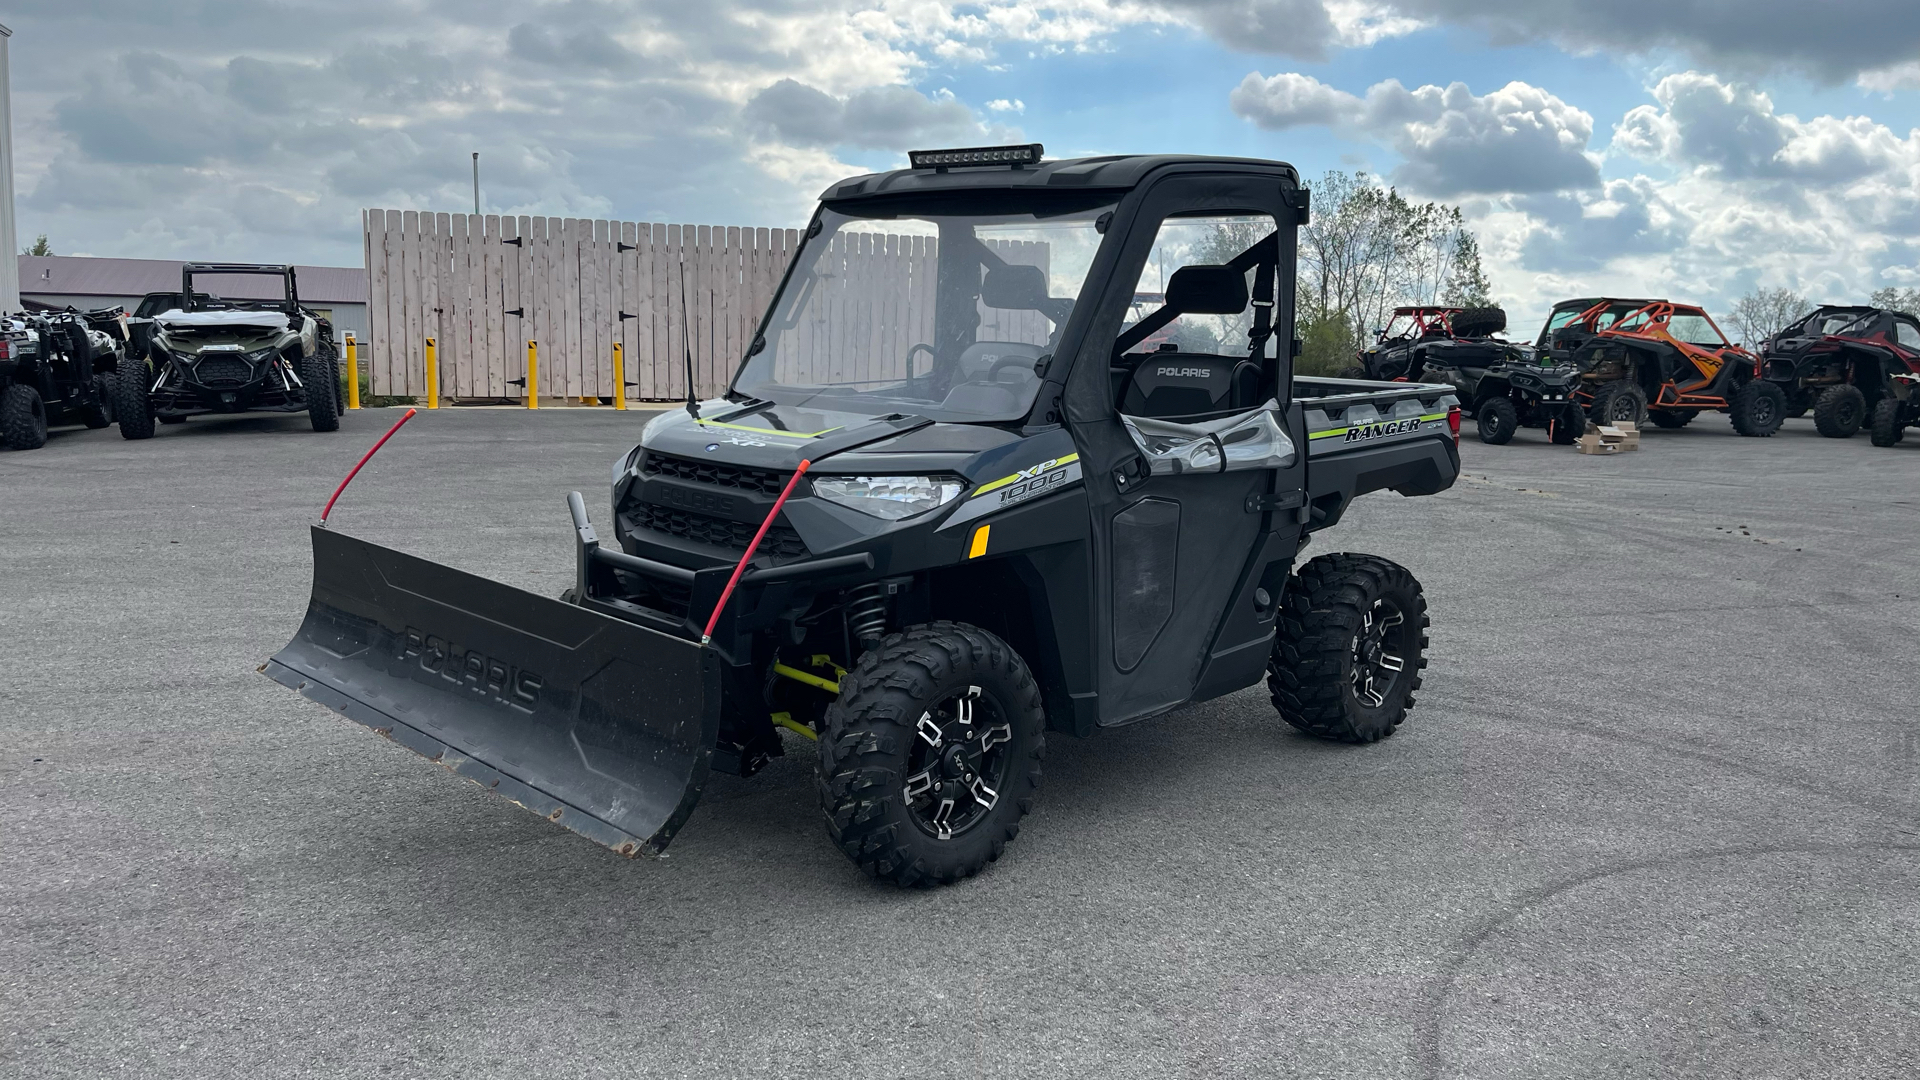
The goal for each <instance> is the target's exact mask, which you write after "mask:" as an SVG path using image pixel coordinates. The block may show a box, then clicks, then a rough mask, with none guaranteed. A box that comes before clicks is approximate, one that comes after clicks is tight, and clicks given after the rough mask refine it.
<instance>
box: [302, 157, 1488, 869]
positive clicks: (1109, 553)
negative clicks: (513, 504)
mask: <svg viewBox="0 0 1920 1080" xmlns="http://www.w3.org/2000/svg"><path fill="white" fill-rule="evenodd" d="M1307 210H1308V193H1307V191H1305V190H1304V189H1302V188H1301V187H1300V186H1299V179H1298V174H1297V173H1296V172H1295V171H1294V169H1293V168H1292V167H1291V166H1288V165H1285V164H1281V163H1278V162H1272V161H1258V160H1241V159H1224V158H1195V157H1102V158H1088V159H1081V160H1069V161H1045V162H1043V161H1042V160H1041V158H1040V148H1039V147H1038V146H1037V145H1034V146H1020V147H1012V148H990V149H977V150H964V151H940V152H915V153H914V154H913V155H912V167H911V168H907V169H902V170H898V171H895V172H890V173H883V174H876V175H869V176H860V177H855V178H852V179H849V180H846V181H843V182H841V183H838V184H835V185H834V186H833V187H832V188H830V189H829V190H828V191H827V192H826V193H825V195H824V196H823V199H822V203H821V206H820V208H819V209H818V211H817V212H816V213H815V215H814V217H813V220H812V222H811V223H810V225H809V226H808V228H807V229H806V232H805V241H804V244H803V246H802V247H801V249H800V250H799V251H798V252H797V253H796V255H795V257H794V259H793V261H792V263H791V266H790V267H789V269H788V271H787V273H786V277H785V279H784V280H783V282H782V283H781V285H780V288H779V290H778V292H777V293H776V294H775V296H774V298H773V301H772V303H771V305H770V306H769V309H768V310H767V312H766V313H765V315H764V316H763V317H762V320H761V322H760V325H759V329H758V333H757V334H756V336H755V337H754V338H753V339H752V342H751V344H750V345H749V346H748V347H747V349H746V350H745V353H746V355H745V357H744V358H743V361H742V363H741V364H740V366H739V368H738V369H737V370H736V372H735V374H734V377H733V380H732V383H731V385H730V386H729V387H728V389H727V391H726V393H725V394H724V396H722V397H719V398H715V399H712V400H708V401H698V402H696V401H691V400H690V401H689V402H688V403H687V406H686V407H685V408H684V409H676V410H674V411H672V412H669V413H665V414H662V415H660V416H658V417H656V418H655V419H654V420H653V421H651V422H650V423H649V424H648V425H647V427H646V429H645V431H644V433H643V434H642V436H641V440H640V444H639V445H638V446H636V447H634V448H633V449H632V450H631V451H630V452H628V453H625V454H622V455H620V457H619V458H618V459H617V460H615V461H614V462H613V468H612V515H613V516H612V537H611V538H612V539H613V540H614V541H615V542H616V543H613V544H608V543H604V542H603V541H602V540H601V538H600V533H599V532H598V531H597V530H596V529H595V527H594V526H593V524H592V523H590V522H589V520H588V515H587V511H586V506H585V502H584V500H582V499H581V497H580V496H579V494H578V493H575V494H573V495H571V496H570V497H569V500H568V504H569V508H570V511H571V514H572V519H573V520H572V524H573V528H574V535H575V541H576V553H577V568H576V569H577V572H576V581H575V584H574V586H573V588H572V589H570V590H568V592H567V593H566V594H564V595H563V596H562V597H561V598H560V599H549V598H546V597H541V596H536V595H533V594H531V593H526V592H522V591H520V590H517V589H513V588H509V587H507V586H505V585H501V584H499V583H497V582H494V581H491V580H488V579H486V578H482V577H478V576H475V575H473V574H468V573H464V572H462V571H459V570H454V569H451V568H448V567H444V566H440V565H436V564H433V563H429V562H426V561H423V560H421V559H418V558H414V557H412V556H409V555H405V554H402V553H400V552H397V551H392V550H389V549H386V548H382V547H378V546H375V545H373V544H369V543H367V542H365V541H362V540H356V539H353V538H351V537H348V536H345V535H342V534H341V533H339V532H335V531H330V530H328V529H326V528H325V527H323V526H316V527H315V528H314V529H313V530H312V539H313V544H314V585H313V598H312V603H311V605H310V607H309V610H308V614H307V618H306V621H305V622H304V624H303V625H302V626H301V628H300V630H299V633H298V635H297V636H296V637H295V638H294V639H293V641H292V642H290V643H289V644H288V645H287V647H286V648H285V649H284V650H282V651H281V652H280V653H279V654H278V655H276V656H275V657H274V658H273V659H272V660H271V661H269V662H268V664H267V665H266V666H265V669H264V670H265V671H266V673H267V674H268V675H269V676H271V677H272V678H274V679H276V680H278V681H279V682H281V683H283V684H285V685H287V686H289V687H291V688H294V689H297V690H299V691H300V692H302V693H304V694H306V695H307V696H308V697H310V698H312V699H313V700H315V701H318V702H320V703H322V704H325V705H328V706H330V707H332V708H334V709H336V710H338V711H340V712H342V713H344V714H345V715H346V716H348V717H349V718H350V719H353V720H356V721H358V722H360V723H362V724H365V725H367V726H369V727H372V728H374V729H375V730H376V731H378V732H379V733H380V734H382V735H385V736H387V737H388V738H391V739H393V740H396V741H398V742H400V743H402V744H403V745H405V746H407V747H409V748H411V749H413V750H415V751H417V752H418V753H420V754H422V755H424V756H427V757H429V758H431V759H432V760H434V761H436V762H438V763H440V764H441V765H443V766H445V767H447V768H449V769H451V770H453V771H454V772H456V773H459V774H460V775H463V776H466V777H468V778H470V779H472V780H475V781H476V782H478V783H480V784H482V785H484V786H487V787H489V788H490V789H492V790H494V791H496V792H498V793H500V794H502V795H504V796H506V797H507V798H509V799H511V800H513V801H514V802H517V803H519V804H520V805H521V806H523V807H525V808H527V809H529V810H532V811H534V812H535V813H538V814H541V815H543V816H545V817H547V818H549V819H550V820H552V821H554V822H556V823H558V824H559V825H561V826H563V827H566V828H569V829H572V830H574V831H575V832H577V833H579V834H581V835H583V836H586V837H589V838H591V839H593V840H596V841H598V842H600V843H602V844H605V845H607V846H608V847H611V848H613V849H614V850H615V851H618V852H620V853H622V854H627V855H635V854H643V853H657V852H659V851H661V850H662V849H663V848H665V847H666V846H667V843H668V842H669V840H671V839H672V837H673V835H674V833H675V831H676V830H678V829H679V828H680V827H681V825H682V824H683V823H684V822H685V821H686V820H687V817H688V815H689V814H690V813H691V812H692V810H693V807H694V804H695V802H696V801H697V800H698V799H699V797H700V792H701V789H702V786H703V784H704V782H705V780H706V777H707V775H708V773H709V771H710V770H716V769H717V770H722V771H726V772H731V773H738V774H740V775H749V774H751V773H753V772H754V771H755V770H756V769H758V768H760V767H761V766H762V765H764V764H765V763H766V762H767V761H768V760H769V759H770V758H772V757H774V756H777V755H780V754H781V753H782V752H783V745H782V732H783V731H785V732H789V733H792V734H793V735H795V736H797V737H799V738H802V739H805V740H808V741H810V742H812V743H813V746H814V749H815V750H816V752H817V754H818V769H819V792H820V797H821V801H822V804H823V807H824V810H825V817H826V826H827V831H828V833H829V835H830V836H831V837H832V839H833V841H834V843H836V844H837V845H838V846H839V848H840V849H841V850H842V851H843V852H844V853H845V854H846V855H847V856H848V857H849V858H850V859H851V860H852V861H853V862H854V863H855V864H857V865H858V866H859V867H860V868H861V869H862V870H864V871H865V872H866V873H868V874H870V875H872V876H874V877H876V878H880V879H883V880H887V881H892V882H896V883H900V884H928V883H936V882H951V881H954V880H957V879H959V878H961V877H964V876H967V875H971V874H973V873H975V872H977V871H978V870H979V869H980V868H981V867H982V866H984V865H985V864H986V863H987V862H989V861H991V860H993V859H995V858H998V857H999V855H1000V853H1001V850H1002V848H1003V847H1004V846H1005V845H1006V843H1007V842H1008V841H1010V840H1012V839H1013V838H1014V836H1015V834H1016V833H1017V831H1018V829H1019V826H1020V822H1021V819H1022V817H1023V816H1024V815H1025V814H1026V813H1027V811H1028V809H1029V808H1030V807H1031V806H1032V804H1033V800H1034V797H1035V794H1036V792H1037V790H1038V787H1039V782H1040V765H1041V760H1042V758H1043V757H1044V754H1045V749H1046V739H1047V737H1048V736H1049V735H1050V734H1055V733H1061V734H1068V735H1074V736H1088V735H1092V734H1093V733H1095V732H1096V731H1098V730H1099V729H1101V728H1103V727H1112V726H1114V725H1118V724H1126V723H1131V722H1134V721H1137V720H1143V719H1146V718H1148V717H1152V716H1159V715H1161V714H1164V713H1167V712H1170V711H1172V710H1174V709H1178V708H1180V707H1181V706H1183V705H1187V704H1191V703H1193V702H1198V701H1205V700H1208V699H1210V698H1216V697H1219V696H1221V695H1224V694H1230V693H1233V692H1235V691H1239V690H1242V689H1244V688H1247V687H1249V686H1253V685H1255V684H1256V683H1259V682H1260V681H1261V680H1262V679H1265V681H1266V685H1267V687H1268V690H1269V692H1270V694H1271V698H1272V701H1273V704H1274V707H1275V708H1276V709H1277V710H1278V712H1279V715H1280V718H1281V719H1283V720H1285V721H1286V722H1287V723H1289V724H1292V725H1293V726H1295V727H1297V728H1299V729H1301V730H1303V731H1306V732H1309V733H1311V734H1314V735H1317V736H1321V737H1325V738H1329V739H1337V740H1342V741H1347V742H1354V743H1369V742H1373V741H1375V740H1378V739H1380V738H1382V737H1384V736H1387V735H1390V734H1392V732H1393V731H1394V729H1395V728H1396V727H1397V726H1398V725H1399V724H1400V723H1401V721H1402V720H1403V719H1405V717H1406V715H1407V712H1408V710H1409V709H1410V708H1411V707H1412V706H1413V701H1414V698H1413V695H1414V691H1415V690H1417V689H1418V688H1419V686H1420V678H1421V676H1420V672H1421V669H1422V668H1423V667H1424V666H1425V663H1426V660H1425V657H1424V650H1425V646H1426V641H1427V635H1426V627H1427V613H1426V603H1425V600H1424V599H1423V598H1422V594H1421V589H1420V586H1419V584H1418V583H1417V582H1416V581H1415V580H1414V578H1413V576H1412V575H1411V574H1410V573H1409V572H1408V571H1407V570H1405V569H1403V568H1402V567H1400V566H1397V565H1395V564H1393V563H1391V562H1388V561H1387V560H1385V559H1381V558H1378V557H1375V556H1371V555H1361V554H1326V555H1322V556H1320V557H1318V558H1315V559H1312V560H1311V561H1308V562H1306V563H1305V564H1304V565H1301V566H1299V567H1298V568H1297V569H1296V568H1295V562H1296V559H1297V556H1298V553H1299V551H1300V549H1301V548H1302V546H1303V545H1304V544H1305V543H1306V542H1307V540H1308V537H1309V535H1310V534H1311V533H1313V532H1314V531H1316V530H1320V529H1324V528H1326V527H1328V526H1331V525H1333V524H1334V523H1335V522H1337V521H1339V520H1340V517H1341V514H1342V513H1343V512H1344V510H1345V509H1346V507H1347V505H1348V504H1349V503H1350V502H1351V501H1352V499H1353V498H1354V497H1355V496H1357V495H1360V494H1363V493H1366V492H1370V491H1379V490H1393V491H1398V492H1400V493H1401V494H1403V495H1426V494H1431V493H1434V492H1438V491H1441V490H1443V489H1445V488H1447V487H1448V486H1450V485H1451V484H1452V483H1453V481H1454V479H1455V477H1456V476H1457V474H1458V471H1459V450H1458V438H1459V420H1460V413H1459V408H1458V405H1457V403H1456V401H1457V399H1456V397H1455V395H1454V392H1453V390H1452V388H1451V387H1448V386H1439V385H1423V384H1417V383H1377V382H1354V381H1348V380H1338V379H1296V378H1293V377H1292V373H1291V366H1292V356H1293V354H1294V353H1295V352H1296V351H1297V348H1298V346H1297V345H1296V344H1294V343H1293V339H1292V330H1293V321H1294V316H1293V311H1292V299H1293V295H1294V283H1293V274H1294V252H1295V246H1294V245H1295V238H1296V230H1297V227H1298V225H1299V223H1300V222H1302V221H1304V220H1305V219H1306V215H1307ZM1202 252H1205V253H1207V254H1206V255H1205V256H1201V255H1200V254H1199V253H1202ZM880 256H884V259H882V258H880ZM1163 257H1164V259H1165V262H1166V266H1167V267H1168V268H1169V269H1170V271H1171V272H1170V274H1169V275H1168V276H1167V277H1166V279H1165V281H1164V283H1156V282H1154V281H1151V280H1150V281H1149V282H1147V285H1148V287H1147V288H1143V287H1142V285H1141V278H1142V274H1143V271H1144V272H1146V273H1148V274H1149V275H1157V274H1158V272H1159V266H1160V263H1161V259H1162V258H1163ZM1203 258H1204V259H1205V260H1206V261H1202V259H1203ZM1155 284H1161V285H1162V287H1160V288H1152V287H1151V286H1153V285H1155ZM1148 293H1155V294H1159V295H1160V296H1161V297H1162V299H1163V302H1162V303H1160V304H1158V306H1154V305H1153V304H1152V303H1151V302H1149V303H1146V304H1141V303H1140V302H1139V298H1140V297H1141V296H1142V295H1145V294H1148ZM1148 309H1151V310H1148ZM1175 319H1185V320H1187V321H1188V323H1189V324H1190V325H1191V326H1192V327H1204V328H1206V329H1207V331H1208V333H1209V334H1210V335H1211V337H1210V340H1212V341H1214V342H1215V343H1217V344H1218V348H1217V349H1216V351H1213V352H1194V351H1183V350H1182V349H1181V348H1180V347H1179V345H1178V344H1177V343H1175V342H1173V341H1162V342H1161V343H1160V344H1159V345H1158V346H1156V347H1153V348H1151V350H1150V351H1148V350H1147V349H1146V348H1145V346H1144V343H1146V342H1149V341H1151V340H1153V338H1154V335H1155V334H1156V333H1158V332H1159V331H1160V330H1162V329H1163V328H1165V327H1166V326H1168V325H1169V324H1171V323H1172V322H1173V321H1174V320H1175ZM1196 333H1197V331H1196ZM1189 340H1193V339H1189Z"/></svg>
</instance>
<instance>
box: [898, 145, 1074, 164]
mask: <svg viewBox="0 0 1920 1080" xmlns="http://www.w3.org/2000/svg"><path fill="white" fill-rule="evenodd" d="M1045 150H1046V148H1045V147H1043V146H1041V145H1040V144H1039V143H1022V144H1020V145H1018V146H972V147H967V148H965V149H960V150H909V151H907V160H908V161H909V162H911V163H912V165H913V167H914V168H916V169H949V168H952V167H954V166H956V165H1038V164H1040V155H1041V154H1042V153H1044V152H1045Z"/></svg>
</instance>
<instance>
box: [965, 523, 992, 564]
mask: <svg viewBox="0 0 1920 1080" xmlns="http://www.w3.org/2000/svg"><path fill="white" fill-rule="evenodd" d="M992 528H993V526H991V525H982V526H980V527H979V528H977V529H975V530H973V546H972V547H970V548H968V549H967V558H969V559H977V558H979V557H980V556H982V555H985V554H986V553H987V532H988V531H989V530H991V529H992Z"/></svg>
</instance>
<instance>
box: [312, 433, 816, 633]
mask: <svg viewBox="0 0 1920 1080" xmlns="http://www.w3.org/2000/svg"><path fill="white" fill-rule="evenodd" d="M374 449H376V450H377V449H379V447H375V448H374ZM812 464H813V462H811V461H801V462H800V467H799V468H798V469H795V470H794V471H793V477H792V478H791V479H789V480H788V481H787V486H786V487H785V488H783V489H782V490H781V492H780V497H779V498H777V499H775V500H773V509H771V510H769V511H767V520H765V521H763V522H761V523H760V531H759V532H757V533H754V534H753V543H751V544H748V545H747V553H746V554H745V555H742V556H740V562H739V564H738V565H736V566H735V567H734V568H733V576H732V577H730V578H728V579H727V587H726V588H724V589H722V590H720V602H719V603H717V604H715V605H713V614H712V615H709V616H707V628H706V629H705V630H703V631H701V632H700V644H702V645H705V644H706V643H708V642H709V641H712V640H713V628H714V626H716V625H717V624H718V623H719V622H720V613H721V612H722V611H725V610H726V609H727V600H728V599H729V598H730V597H732V596H733V587H734V586H735V585H738V584H740V575H741V574H744V573H746V572H747V561H748V560H749V559H751V558H753V553H754V552H756V551H758V550H760V541H761V540H762V539H764V538H765V537H766V535H767V530H768V529H771V528H773V519H774V518H777V517H779V516H780V508H781V507H783V506H785V505H787V496H789V495H791V494H793V489H794V486H795V485H797V484H799V483H800V478H801V477H802V476H805V475H807V466H809V465H812ZM348 479H349V480H351V479H352V477H348ZM342 486H345V485H342Z"/></svg>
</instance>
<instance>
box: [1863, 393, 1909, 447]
mask: <svg viewBox="0 0 1920 1080" xmlns="http://www.w3.org/2000/svg"><path fill="white" fill-rule="evenodd" d="M1905 409H1906V402H1904V401H1901V400H1900V399H1898V398H1896V397H1892V396H1888V397H1883V398H1881V399H1880V400H1879V401H1877V402H1875V403H1874V406H1873V426H1872V428H1871V431H1870V437H1871V438H1872V439H1873V445H1875V446H1894V445H1896V444H1898V443H1899V442H1900V440H1901V439H1903V438H1905V437H1906V434H1907V426H1906V425H1905V424H1903V423H1901V422H1900V414H1901V413H1902V412H1903V411H1904V410H1905Z"/></svg>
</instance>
